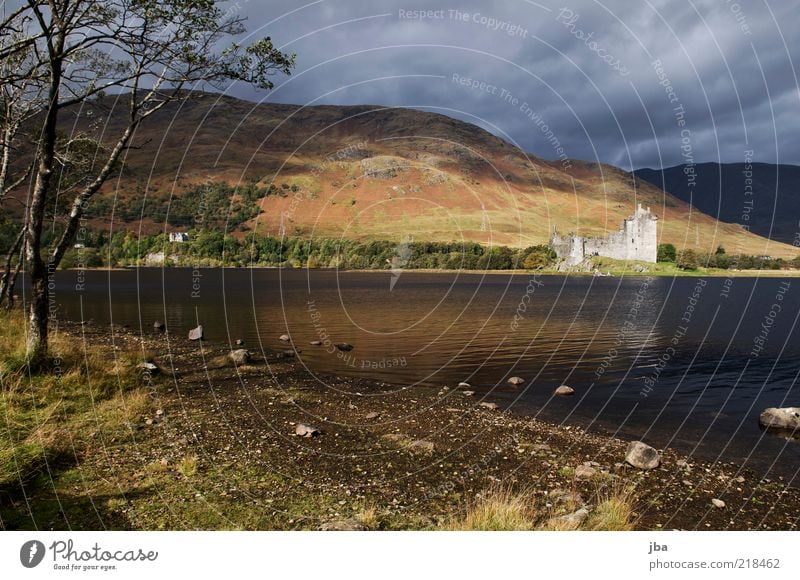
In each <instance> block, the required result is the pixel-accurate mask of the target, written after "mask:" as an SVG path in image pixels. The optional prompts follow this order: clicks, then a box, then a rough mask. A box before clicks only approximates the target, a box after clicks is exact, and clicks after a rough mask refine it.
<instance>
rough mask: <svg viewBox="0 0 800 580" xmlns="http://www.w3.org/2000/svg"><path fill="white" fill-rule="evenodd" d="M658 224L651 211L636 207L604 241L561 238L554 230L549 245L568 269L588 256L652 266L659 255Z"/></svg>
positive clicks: (576, 236)
mask: <svg viewBox="0 0 800 580" xmlns="http://www.w3.org/2000/svg"><path fill="white" fill-rule="evenodd" d="M657 224H658V218H657V217H656V216H655V215H653V214H652V213H651V212H650V208H649V207H647V208H643V207H642V204H639V205H638V206H637V207H636V211H635V212H634V214H633V215H632V216H630V217H629V218H627V219H626V220H625V221H623V222H622V227H621V228H620V229H619V231H617V232H613V233H610V234H606V235H605V236H603V237H583V236H578V235H575V234H567V235H566V236H560V235H559V234H558V232H557V231H556V229H555V228H553V235H552V236H551V237H550V245H551V246H552V248H553V250H555V252H556V255H557V256H558V257H559V258H560V259H562V260H564V261H565V262H566V265H568V266H576V265H578V264H580V263H581V262H583V261H584V260H585V259H586V258H588V257H591V256H604V257H607V258H614V259H616V260H639V261H641V262H655V261H656V256H657V253H658V236H657V233H658V232H657Z"/></svg>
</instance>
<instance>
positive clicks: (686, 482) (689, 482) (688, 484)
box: [682, 479, 692, 487]
mask: <svg viewBox="0 0 800 580" xmlns="http://www.w3.org/2000/svg"><path fill="white" fill-rule="evenodd" d="M682 483H683V485H687V486H689V487H692V482H691V481H689V480H688V479H684V480H683V482H682Z"/></svg>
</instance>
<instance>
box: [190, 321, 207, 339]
mask: <svg viewBox="0 0 800 580" xmlns="http://www.w3.org/2000/svg"><path fill="white" fill-rule="evenodd" d="M203 338H204V336H203V325H202V324H198V325H197V327H196V328H193V329H191V330H190V331H189V340H203Z"/></svg>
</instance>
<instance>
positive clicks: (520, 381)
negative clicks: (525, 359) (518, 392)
mask: <svg viewBox="0 0 800 580" xmlns="http://www.w3.org/2000/svg"><path fill="white" fill-rule="evenodd" d="M506 382H507V383H508V384H509V385H514V386H515V387H518V386H520V385H523V384H525V379H523V378H522V377H511V378H510V379H508V380H507V381H506Z"/></svg>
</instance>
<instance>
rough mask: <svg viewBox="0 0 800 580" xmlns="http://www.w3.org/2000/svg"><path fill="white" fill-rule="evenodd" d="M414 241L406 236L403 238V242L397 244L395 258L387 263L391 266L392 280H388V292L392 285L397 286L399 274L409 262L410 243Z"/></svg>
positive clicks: (392, 288) (392, 287)
mask: <svg viewBox="0 0 800 580" xmlns="http://www.w3.org/2000/svg"><path fill="white" fill-rule="evenodd" d="M413 241H414V238H412V237H411V236H409V235H407V236H405V237H404V238H403V240H402V241H401V242H400V244H398V246H397V247H396V248H395V254H396V255H395V256H393V257H392V259H391V260H390V261H389V263H390V264H391V266H392V268H391V272H392V278H391V279H390V280H389V292H391V291H392V290H394V285H395V284H397V281H398V280H399V279H400V274H402V273H403V268H405V267H406V264H408V262H409V261H411V254H412V250H411V242H413Z"/></svg>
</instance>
